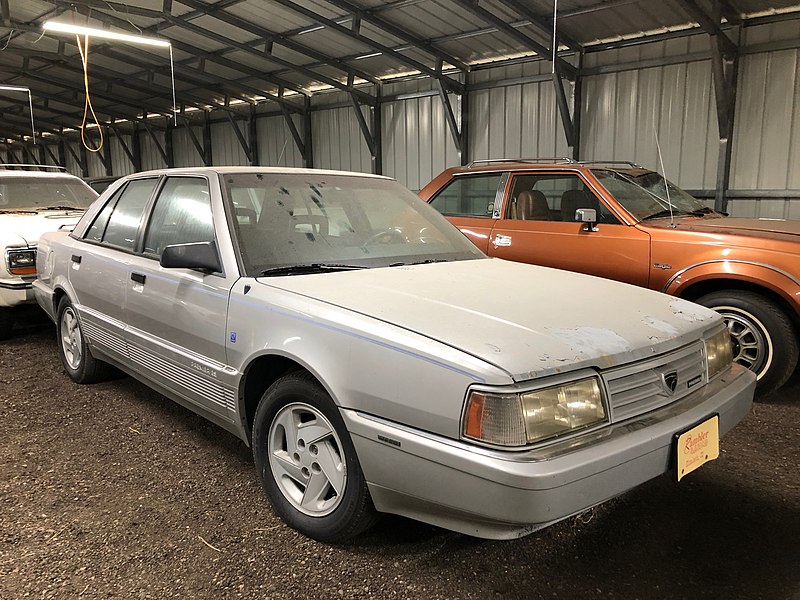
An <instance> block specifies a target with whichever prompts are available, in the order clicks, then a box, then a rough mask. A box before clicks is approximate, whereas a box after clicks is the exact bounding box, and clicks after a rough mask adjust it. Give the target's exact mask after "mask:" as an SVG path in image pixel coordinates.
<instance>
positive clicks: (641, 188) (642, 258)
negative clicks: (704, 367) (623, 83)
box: [419, 159, 800, 396]
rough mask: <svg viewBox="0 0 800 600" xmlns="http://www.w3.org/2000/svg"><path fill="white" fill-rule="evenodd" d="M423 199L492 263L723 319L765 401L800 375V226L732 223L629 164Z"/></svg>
mask: <svg viewBox="0 0 800 600" xmlns="http://www.w3.org/2000/svg"><path fill="white" fill-rule="evenodd" d="M419 195H420V197H421V198H422V199H423V200H426V201H428V202H430V204H431V205H432V206H433V207H434V208H436V209H437V210H438V211H439V212H441V213H443V214H444V215H446V216H447V217H448V218H449V220H450V221H451V222H452V223H454V224H455V225H456V226H457V227H458V228H459V229H461V231H462V232H463V233H464V234H465V235H466V236H467V237H468V238H470V239H471V240H472V241H473V242H474V243H475V245H477V246H478V247H479V248H480V249H481V250H483V251H484V252H486V253H487V254H488V255H490V256H495V257H497V258H503V259H507V260H513V261H520V262H526V263H533V264H537V265H543V266H548V267H555V268H558V269H566V270H570V271H578V272H581V273H588V274H590V275H597V276H600V277H607V278H609V279H616V280H618V281H624V282H627V283H631V284H634V285H638V286H643V287H648V288H651V289H654V290H659V291H662V292H665V293H667V294H671V295H673V296H679V297H681V298H685V299H688V300H692V301H694V302H697V303H699V304H702V305H704V306H707V307H709V308H713V309H715V310H717V311H718V312H720V313H721V314H722V315H723V317H724V318H725V321H726V323H727V325H728V330H729V331H730V334H731V339H732V341H733V347H734V357H735V360H736V362H738V363H740V364H743V365H745V366H747V367H748V368H750V369H752V370H753V371H755V372H756V374H757V375H758V388H757V390H758V393H759V395H762V396H763V395H765V394H768V393H770V392H772V391H774V390H776V389H778V388H779V387H780V386H781V385H783V384H784V383H785V382H786V380H787V379H788V378H789V377H790V376H791V374H792V372H793V371H794V369H795V367H796V365H797V360H798V332H800V221H786V220H774V219H744V218H733V217H728V216H726V215H724V214H721V213H718V212H715V211H713V210H711V209H710V208H708V207H707V206H706V205H705V204H704V203H702V202H700V201H699V200H697V199H695V198H694V197H692V196H691V195H689V194H688V193H687V192H685V191H684V190H682V189H680V188H678V187H677V186H675V185H674V184H672V183H668V184H667V185H665V180H664V178H663V177H661V175H659V174H658V173H656V172H653V171H650V170H648V169H644V168H642V167H639V166H638V165H635V164H633V163H627V162H623V163H621V162H602V163H601V162H574V161H572V160H570V159H517V160H498V161H494V160H489V161H478V162H473V163H471V164H470V165H469V166H466V167H455V168H451V169H448V170H446V171H444V172H443V173H442V174H440V175H439V176H438V177H436V178H435V179H434V180H433V181H431V182H430V183H429V184H428V185H427V186H425V188H424V189H422V190H421V191H420V193H419ZM591 306H592V299H591V298H586V309H587V310H591Z"/></svg>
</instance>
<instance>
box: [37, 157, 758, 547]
mask: <svg viewBox="0 0 800 600" xmlns="http://www.w3.org/2000/svg"><path fill="white" fill-rule="evenodd" d="M476 201H481V199H479V198H478V199H476ZM37 268H38V274H39V279H38V280H37V282H36V283H35V285H34V290H35V295H36V298H37V300H38V302H39V303H40V305H41V306H42V307H43V308H44V310H45V311H46V312H47V313H48V314H49V315H50V317H51V318H52V319H53V320H54V321H55V322H56V324H57V328H58V336H59V342H60V343H59V352H60V354H61V358H62V361H63V364H64V369H65V370H66V372H67V374H68V375H69V376H70V377H71V378H72V379H73V380H75V381H77V382H81V383H89V382H92V381H97V380H99V379H101V378H103V377H104V376H105V375H106V374H107V373H108V371H109V369H110V368H112V366H113V367H116V368H118V369H121V370H123V371H125V372H127V373H129V374H131V375H133V376H134V377H137V378H139V379H141V380H142V381H144V382H145V383H147V384H148V385H150V386H152V387H153V388H155V389H156V390H159V391H160V392H162V393H163V394H165V395H166V396H168V397H170V398H172V399H173V400H175V401H177V402H180V403H182V404H184V405H186V406H188V407H189V408H191V409H192V410H194V411H196V412H198V413H200V414H201V415H203V416H205V417H206V418H208V419H209V420H211V421H213V422H215V423H217V424H219V425H220V426H222V427H224V428H226V429H228V430H230V431H232V432H233V433H234V434H236V435H237V436H239V437H240V438H241V439H242V440H243V441H244V442H245V443H246V444H249V445H250V446H251V447H252V449H253V456H254V459H255V464H256V469H257V472H258V476H259V478H260V480H261V482H262V484H263V487H264V490H265V492H266V494H267V496H268V497H269V499H270V501H271V503H272V506H273V507H274V509H275V511H276V512H277V513H278V514H279V515H280V516H281V517H282V518H283V519H284V520H285V521H286V522H287V523H288V524H289V525H291V526H292V527H295V528H296V529H298V530H299V531H301V532H303V533H304V534H306V535H308V536H311V537H313V538H316V539H319V540H324V541H336V540H342V539H347V538H348V537H351V536H353V535H356V534H358V533H359V532H361V531H363V530H364V529H365V528H367V527H368V526H370V525H371V524H372V523H373V522H374V521H375V519H376V518H377V516H378V515H379V514H380V513H383V512H389V513H397V514H402V515H406V516H409V517H412V518H415V519H420V520H423V521H426V522H429V523H433V524H436V525H440V526H442V527H447V528H450V529H453V530H456V531H460V532H464V533H467V534H470V535H474V536H479V537H486V538H512V537H518V536H522V535H525V534H527V533H530V532H531V531H534V530H536V529H538V528H541V527H544V526H546V525H548V524H550V523H553V522H556V521H558V520H560V519H563V518H566V517H568V516H570V515H573V514H575V513H578V512H580V511H583V510H585V509H587V508H589V507H591V506H593V505H596V504H598V503H600V502H603V501H605V500H607V499H609V498H611V497H613V496H615V495H618V494H620V493H623V492H625V491H626V490H629V489H631V488H633V487H635V486H637V485H639V484H641V483H643V482H645V481H647V480H649V479H651V478H653V477H656V476H659V475H662V474H664V473H671V476H672V477H675V478H677V479H681V478H683V477H685V476H687V475H689V474H690V473H691V472H692V471H693V470H694V469H696V468H698V467H700V466H701V465H702V464H703V463H705V462H707V461H708V460H713V459H714V458H715V457H716V456H717V455H718V453H719V437H720V436H721V435H722V434H724V433H725V432H727V431H728V430H730V429H731V428H732V427H733V426H734V425H736V423H738V422H739V421H740V420H741V419H742V418H743V417H744V416H745V415H746V414H747V412H748V411H749V409H750V406H751V402H752V396H753V390H754V384H755V378H754V376H753V374H752V373H750V372H749V371H747V370H746V369H744V368H742V367H740V366H738V365H732V364H731V348H730V341H729V340H730V337H729V336H728V334H727V331H726V329H725V326H724V324H723V322H722V320H721V318H720V317H719V316H718V315H717V314H716V313H714V312H712V311H710V310H706V309H705V308H702V307H700V306H697V305H694V304H690V303H688V302H684V301H682V300H679V299H676V298H671V297H668V296H664V295H661V294H658V293H655V292H651V291H648V290H644V289H640V288H635V287H631V286H627V285H624V284H620V283H615V282H612V281H607V280H603V279H597V278H593V277H588V276H584V275H579V274H575V273H569V272H565V271H558V270H553V269H547V268H541V267H534V266H529V265H522V264H516V263H510V262H506V261H502V260H497V259H489V258H486V257H485V256H484V255H483V254H482V253H480V251H478V250H477V249H476V248H475V247H474V246H473V245H472V244H471V243H470V242H469V241H468V240H467V239H466V238H465V237H464V236H463V235H462V234H461V233H460V232H459V231H458V230H457V229H455V228H454V227H453V226H451V225H450V224H449V223H448V222H447V221H446V220H445V219H444V218H443V217H441V216H440V215H439V214H438V213H437V212H436V211H434V210H433V209H432V208H430V207H428V206H427V205H426V204H424V203H423V202H421V201H420V200H418V199H417V198H416V197H415V196H414V195H413V194H412V193H411V192H409V191H408V190H406V189H404V188H403V187H402V186H400V185H398V184H397V183H396V182H395V181H393V180H390V179H388V178H384V177H376V176H367V175H356V174H352V173H339V172H329V171H313V170H287V169H266V168H197V169H180V170H166V171H154V172H148V173H139V174H136V175H132V176H129V177H127V178H124V179H122V180H120V181H118V182H116V183H115V184H113V185H112V187H111V188H109V190H107V191H106V192H105V193H104V194H103V195H102V196H101V197H100V199H99V200H98V201H97V202H96V203H95V204H94V205H93V206H92V207H91V209H90V210H89V211H87V213H86V215H85V216H84V217H83V218H82V219H81V221H80V222H79V223H78V225H77V226H76V227H75V229H74V231H72V232H67V231H60V232H55V233H50V234H46V235H45V236H43V237H42V239H41V240H40V243H39V248H38V259H37Z"/></svg>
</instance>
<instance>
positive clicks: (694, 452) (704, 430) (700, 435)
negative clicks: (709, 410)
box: [676, 415, 719, 481]
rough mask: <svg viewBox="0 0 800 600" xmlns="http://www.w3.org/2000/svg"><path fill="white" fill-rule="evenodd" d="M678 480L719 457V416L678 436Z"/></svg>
mask: <svg viewBox="0 0 800 600" xmlns="http://www.w3.org/2000/svg"><path fill="white" fill-rule="evenodd" d="M676 450H677V456H678V461H677V462H678V481H680V480H681V479H682V478H683V477H684V476H686V475H688V474H689V473H691V472H692V471H694V470H695V469H697V468H698V467H700V466H701V465H703V464H705V463H707V462H708V461H710V460H714V459H715V458H718V457H719V417H718V416H717V415H714V416H713V417H711V418H710V419H708V420H707V421H703V422H702V423H700V424H699V425H697V426H695V427H692V428H691V429H690V430H689V431H686V432H684V433H682V434H681V435H679V436H678V441H677V448H676Z"/></svg>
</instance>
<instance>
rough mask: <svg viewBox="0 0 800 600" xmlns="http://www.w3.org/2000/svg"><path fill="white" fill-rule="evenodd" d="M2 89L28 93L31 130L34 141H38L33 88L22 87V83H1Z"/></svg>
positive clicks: (0, 88) (0, 89)
mask: <svg viewBox="0 0 800 600" xmlns="http://www.w3.org/2000/svg"><path fill="white" fill-rule="evenodd" d="M0 91H3V92H22V93H24V94H28V107H29V108H30V109H31V132H32V133H33V143H34V144H35V143H36V127H35V126H34V124H33V97H32V96H31V88H26V87H22V86H21V85H0Z"/></svg>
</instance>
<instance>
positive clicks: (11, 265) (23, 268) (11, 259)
mask: <svg viewBox="0 0 800 600" xmlns="http://www.w3.org/2000/svg"><path fill="white" fill-rule="evenodd" d="M6 265H7V266H8V272H9V273H11V274H12V275H35V274H36V248H20V249H18V250H17V249H8V250H6Z"/></svg>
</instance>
